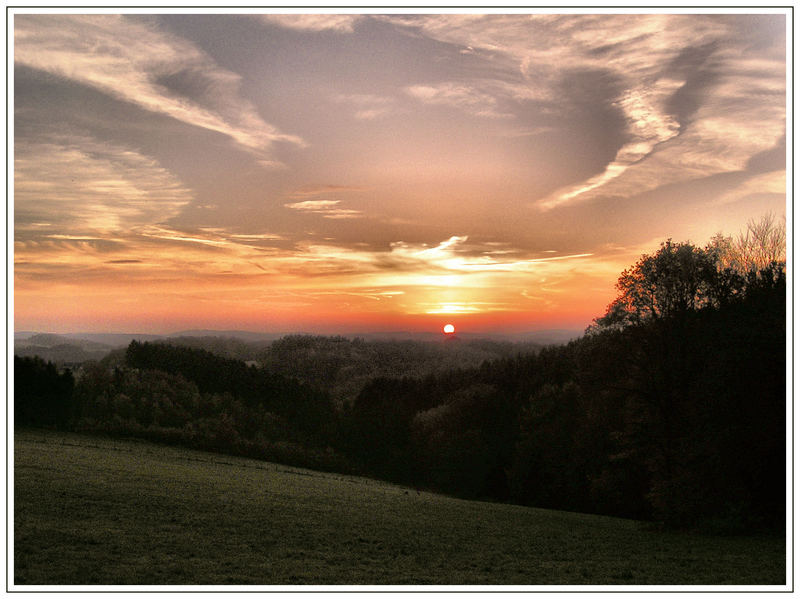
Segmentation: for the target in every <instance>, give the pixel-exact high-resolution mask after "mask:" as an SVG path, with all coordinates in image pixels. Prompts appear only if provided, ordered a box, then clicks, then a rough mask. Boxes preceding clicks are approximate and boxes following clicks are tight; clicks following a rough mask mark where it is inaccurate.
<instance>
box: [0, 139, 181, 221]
mask: <svg viewBox="0 0 800 599" xmlns="http://www.w3.org/2000/svg"><path fill="white" fill-rule="evenodd" d="M14 151H15V156H14V207H15V214H16V220H15V228H16V230H17V231H18V232H27V233H30V234H34V235H36V236H40V235H43V234H47V233H51V234H52V233H58V234H67V233H69V234H74V233H78V234H82V233H85V232H94V233H113V232H120V231H125V230H129V229H130V228H132V227H136V226H140V225H144V224H149V223H155V222H161V221H164V220H167V219H169V218H171V217H173V216H176V215H177V214H178V213H179V212H180V211H181V209H182V208H183V207H184V206H185V205H187V204H188V203H189V202H190V201H191V200H192V194H191V192H190V191H189V190H188V189H187V188H186V187H184V186H183V184H182V183H181V182H180V181H179V180H177V179H176V178H175V177H174V176H173V175H172V174H171V173H170V172H168V171H167V170H165V169H164V168H163V167H161V166H160V165H159V164H158V163H157V162H156V161H155V160H153V159H152V158H149V157H147V156H144V155H142V154H140V153H138V152H137V151H135V150H133V149H131V148H126V147H122V146H117V145H110V144H105V143H101V142H99V141H97V140H94V139H92V138H90V137H85V136H72V137H65V136H51V137H50V138H49V139H47V140H46V141H45V140H39V141H33V140H24V141H23V140H18V141H17V142H16V144H15V147H14Z"/></svg>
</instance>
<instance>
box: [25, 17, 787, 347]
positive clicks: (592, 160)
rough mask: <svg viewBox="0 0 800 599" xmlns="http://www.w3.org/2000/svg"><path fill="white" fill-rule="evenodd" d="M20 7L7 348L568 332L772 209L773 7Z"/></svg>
mask: <svg viewBox="0 0 800 599" xmlns="http://www.w3.org/2000/svg"><path fill="white" fill-rule="evenodd" d="M25 12H28V13H34V14H22V11H12V17H13V26H14V65H15V67H14V76H13V90H12V91H13V94H12V97H13V102H14V122H13V142H14V143H13V175H14V201H13V209H14V214H13V217H14V256H13V259H14V280H13V285H14V290H13V291H14V292H13V313H14V328H15V330H18V331H21V330H33V331H50V332H142V333H145V332H150V333H169V332H174V331H178V330H185V329H226V330H230V329H245V330H254V331H270V332H292V331H306V332H320V333H327V332H337V333H348V332H354V333H357V332H369V331H382V330H383V331H395V330H428V331H439V330H441V326H442V325H443V324H444V323H445V322H453V323H454V324H456V327H457V329H458V330H459V331H476V332H519V331H528V330H536V329H549V328H570V329H578V330H580V329H583V328H584V327H586V326H587V325H588V324H589V323H590V322H591V320H592V319H593V318H594V317H596V316H599V315H601V314H602V313H603V311H604V309H605V307H606V305H607V304H608V303H609V302H610V300H611V299H612V298H613V296H614V283H615V281H616V278H617V276H618V275H619V273H620V272H621V271H622V270H623V269H624V268H626V267H628V266H629V265H631V264H632V263H633V262H635V260H636V259H637V258H638V257H639V256H640V255H641V254H642V253H644V252H652V251H654V250H655V249H657V248H658V244H659V243H660V242H661V241H663V240H665V239H667V238H673V239H675V240H678V241H684V240H690V241H693V242H695V243H698V244H701V245H702V244H704V243H705V242H706V241H707V240H708V239H709V238H710V237H711V236H712V235H713V234H715V233H716V232H723V233H726V234H735V233H737V232H738V231H739V230H740V229H741V228H742V227H743V226H744V225H745V224H746V222H747V220H748V219H752V218H758V217H759V216H761V215H762V214H764V213H766V212H773V213H774V214H776V215H778V216H782V215H784V214H785V207H786V193H785V188H786V182H785V166H786V149H785V143H786V141H785V139H786V132H785V131H786V124H785V120H786V108H785V107H786V57H785V55H786V35H785V32H786V17H785V13H784V12H782V11H779V10H771V11H770V10H765V11H764V12H765V13H766V14H760V15H749V14H738V15H730V14H721V13H720V14H703V15H700V14H626V15H610V14H609V15H602V14H595V15H588V14H571V15H558V14H537V15H530V14H516V15H508V14H506V15H501V14H470V15H465V14H426V15H413V14H393V15H387V14H382V15H378V14H351V15H336V14H328V15H313V14H297V15H256V14H227V15H221V14H216V15H192V14H188V13H187V14H180V12H178V13H177V14H169V15H167V14H144V13H135V14H125V15H122V14H98V15H72V14H59V15H52V14H46V13H45V12H43V11H38V12H37V11H34V10H27V11H25ZM706 12H708V11H706ZM712 12H713V11H712Z"/></svg>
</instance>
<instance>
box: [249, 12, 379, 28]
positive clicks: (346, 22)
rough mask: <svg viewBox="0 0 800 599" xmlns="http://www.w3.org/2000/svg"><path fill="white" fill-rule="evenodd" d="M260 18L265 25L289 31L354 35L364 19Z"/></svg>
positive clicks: (330, 17)
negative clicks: (357, 25)
mask: <svg viewBox="0 0 800 599" xmlns="http://www.w3.org/2000/svg"><path fill="white" fill-rule="evenodd" d="M258 16H259V18H260V19H261V20H262V21H263V22H264V23H267V24H270V25H280V26H281V27H286V28H288V29H299V30H301V31H337V32H341V33H352V31H353V28H354V27H355V25H356V23H358V21H360V20H361V19H362V18H363V17H362V16H361V15H334V14H315V15H312V14H283V15H278V14H271V15H258Z"/></svg>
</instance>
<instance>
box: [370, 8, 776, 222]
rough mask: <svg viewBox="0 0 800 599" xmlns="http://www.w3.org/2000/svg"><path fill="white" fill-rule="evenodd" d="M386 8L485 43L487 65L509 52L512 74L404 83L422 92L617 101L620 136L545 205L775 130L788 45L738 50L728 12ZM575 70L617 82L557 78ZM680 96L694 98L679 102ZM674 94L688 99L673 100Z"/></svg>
mask: <svg viewBox="0 0 800 599" xmlns="http://www.w3.org/2000/svg"><path fill="white" fill-rule="evenodd" d="M382 18H383V19H385V20H386V21H388V22H391V23H394V24H395V25H397V26H399V27H401V28H409V29H412V30H414V31H415V32H416V33H417V34H418V35H424V36H427V37H430V38H433V39H436V40H438V41H442V42H446V43H449V44H453V45H455V46H456V47H458V48H460V51H461V52H466V53H470V54H472V53H475V52H477V51H481V52H484V53H486V55H487V56H491V57H492V59H493V60H494V64H495V67H497V66H498V65H499V64H500V61H505V64H506V66H508V67H511V66H514V65H515V66H516V68H517V72H518V75H519V76H518V79H517V80H516V81H514V79H513V78H509V77H508V72H509V71H506V74H505V75H504V76H503V77H504V80H500V79H498V80H497V81H494V82H491V83H489V82H487V81H481V80H470V81H465V82H463V83H462V82H459V83H446V84H435V85H428V84H426V85H417V86H411V87H409V88H408V91H409V93H411V94H412V95H414V96H415V97H417V98H418V99H420V100H422V101H426V102H429V103H438V104H448V105H451V106H457V107H460V108H461V109H463V110H466V111H470V112H471V113H472V114H476V115H481V116H488V115H492V114H497V113H498V109H497V106H499V105H501V104H502V102H504V101H508V100H517V101H525V100H533V101H535V102H538V103H540V104H541V105H543V106H546V107H547V109H548V110H553V111H555V112H558V111H562V112H563V109H562V108H561V107H562V106H564V107H570V106H573V105H574V103H575V102H576V101H582V102H584V103H587V104H586V105H587V106H589V107H591V108H596V107H598V106H597V103H598V102H599V103H606V105H607V107H608V108H614V109H616V110H619V111H620V112H621V114H622V115H623V116H624V118H625V122H626V130H625V131H624V132H623V133H624V136H625V138H626V141H625V142H624V143H623V144H622V146H621V147H620V148H619V150H618V151H617V153H616V156H614V158H613V159H612V160H611V161H610V162H608V164H607V165H606V166H605V167H604V168H603V169H602V170H601V171H600V172H597V173H596V174H594V175H593V176H591V177H589V178H588V179H585V180H583V181H580V182H577V183H575V184H573V185H570V186H567V187H565V188H562V189H558V190H556V191H555V192H553V193H552V194H551V195H549V196H548V197H546V198H542V199H540V200H539V201H538V205H539V206H540V207H541V208H544V209H550V208H555V207H557V206H561V205H566V204H570V203H573V202H576V201H581V200H588V199H592V198H597V197H600V196H618V195H623V194H631V193H640V192H642V191H646V190H648V189H652V188H654V187H655V186H658V185H662V184H664V183H668V182H675V181H678V180H686V179H687V177H689V178H691V177H692V176H698V175H710V174H714V173H718V172H725V171H731V170H737V169H740V168H742V166H743V165H744V164H745V163H746V161H747V160H748V159H749V158H750V157H751V156H753V155H754V154H755V153H758V152H759V151H763V150H765V149H768V148H770V147H772V145H774V143H775V141H776V139H777V138H779V137H780V136H781V135H782V134H783V121H784V119H785V99H784V97H785V89H786V86H785V80H786V74H785V60H784V52H785V49H783V48H781V47H778V48H776V51H775V52H774V53H772V54H771V55H770V54H766V55H764V53H762V56H761V57H760V58H758V59H756V58H754V59H752V60H748V59H747V58H744V59H743V58H742V57H743V56H747V55H748V48H749V44H751V43H753V41H752V39H750V38H749V33H750V32H749V31H748V30H747V29H746V28H745V27H744V26H742V25H741V24H738V22H737V20H736V19H737V17H736V16H729V17H728V18H719V17H718V16H707V15H678V14H630V15H620V16H613V15H528V16H527V17H525V16H521V15H479V14H469V15H390V16H385V17H382ZM776 18H777V19H780V18H781V17H776ZM776 46H780V44H776ZM576 73H598V74H602V76H603V77H604V78H605V79H608V80H611V79H613V80H615V81H616V82H617V84H618V86H619V89H617V90H613V95H612V96H611V97H603V96H601V95H599V91H598V90H594V89H592V88H591V87H589V88H583V89H582V88H580V86H578V87H576V86H575V85H571V86H569V87H566V88H565V86H564V83H565V82H566V81H569V80H570V78H574V74H576ZM698 77H699V78H700V79H699V81H701V82H702V86H701V85H698ZM576 82H578V83H579V82H580V79H577V80H576ZM565 93H566V94H568V95H567V96H565V95H564V94H565ZM685 97H688V98H691V102H685V101H684V100H683V98H685ZM593 102H594V103H595V105H593V104H592V103H593ZM681 102H684V105H685V106H686V107H681V106H679V105H680V103H681ZM692 103H694V104H696V105H695V106H691V105H692ZM689 106H691V108H689ZM481 107H484V108H483V112H481ZM504 112H505V111H504V110H503V111H499V114H503V113H504ZM565 114H566V113H565ZM687 166H688V167H689V168H688V170H687V168H686V167H687Z"/></svg>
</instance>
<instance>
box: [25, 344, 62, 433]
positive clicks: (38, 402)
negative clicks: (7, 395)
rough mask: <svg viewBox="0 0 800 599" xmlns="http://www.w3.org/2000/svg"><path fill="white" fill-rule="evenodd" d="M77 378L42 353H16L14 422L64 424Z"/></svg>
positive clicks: (58, 425) (49, 424)
mask: <svg viewBox="0 0 800 599" xmlns="http://www.w3.org/2000/svg"><path fill="white" fill-rule="evenodd" d="M74 385H75V380H74V378H73V376H72V372H71V371H70V370H65V371H64V372H63V373H59V372H58V370H57V369H56V367H55V365H54V364H53V363H52V362H45V361H44V360H42V359H41V358H39V357H25V358H20V357H19V356H14V424H15V425H18V424H27V425H44V426H56V427H64V426H65V425H66V424H67V422H68V420H69V417H70V412H71V410H72V405H71V402H72V391H73V388H74Z"/></svg>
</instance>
